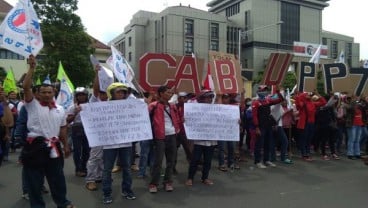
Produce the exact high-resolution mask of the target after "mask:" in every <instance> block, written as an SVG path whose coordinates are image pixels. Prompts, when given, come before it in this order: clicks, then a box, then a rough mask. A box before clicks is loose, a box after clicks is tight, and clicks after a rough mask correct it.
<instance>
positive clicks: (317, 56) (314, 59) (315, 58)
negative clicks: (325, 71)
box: [309, 45, 322, 64]
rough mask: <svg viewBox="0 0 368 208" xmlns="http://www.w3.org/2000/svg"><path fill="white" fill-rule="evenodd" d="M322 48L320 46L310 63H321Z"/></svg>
mask: <svg viewBox="0 0 368 208" xmlns="http://www.w3.org/2000/svg"><path fill="white" fill-rule="evenodd" d="M321 48H322V45H319V46H318V48H317V50H316V51H315V52H314V54H313V56H312V58H311V59H310V60H309V62H310V63H315V64H318V63H319V58H320V57H321Z"/></svg>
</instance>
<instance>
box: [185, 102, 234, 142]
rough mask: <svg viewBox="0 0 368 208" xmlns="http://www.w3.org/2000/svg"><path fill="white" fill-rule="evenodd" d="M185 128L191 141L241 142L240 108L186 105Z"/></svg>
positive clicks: (221, 105) (214, 105)
mask: <svg viewBox="0 0 368 208" xmlns="http://www.w3.org/2000/svg"><path fill="white" fill-rule="evenodd" d="M184 118H185V123H184V128H185V133H186V135H187V138H188V139H191V140H214V141H218V140H225V141H239V123H238V122H239V118H240V114H239V107H238V106H235V105H223V104H204V103H185V104H184Z"/></svg>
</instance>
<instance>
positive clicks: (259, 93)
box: [257, 91, 268, 99]
mask: <svg viewBox="0 0 368 208" xmlns="http://www.w3.org/2000/svg"><path fill="white" fill-rule="evenodd" d="M257 95H258V97H259V98H261V99H264V98H265V97H266V96H267V95H268V92H267V91H263V92H257Z"/></svg>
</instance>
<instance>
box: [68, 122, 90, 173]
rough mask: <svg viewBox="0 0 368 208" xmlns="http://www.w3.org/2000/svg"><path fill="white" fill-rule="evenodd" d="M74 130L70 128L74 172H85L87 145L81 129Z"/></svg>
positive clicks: (88, 149)
mask: <svg viewBox="0 0 368 208" xmlns="http://www.w3.org/2000/svg"><path fill="white" fill-rule="evenodd" d="M80 128H81V129H79V130H75V128H72V142H73V160H74V165H75V172H84V173H86V172H87V161H88V158H89V151H90V148H89V144H88V140H87V136H86V135H85V133H84V131H83V128H82V127H80Z"/></svg>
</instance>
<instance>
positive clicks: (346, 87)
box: [323, 63, 368, 96]
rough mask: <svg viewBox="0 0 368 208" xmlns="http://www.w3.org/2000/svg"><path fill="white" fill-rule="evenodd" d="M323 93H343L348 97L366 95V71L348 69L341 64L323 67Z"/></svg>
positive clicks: (367, 87) (367, 93) (367, 74)
mask: <svg viewBox="0 0 368 208" xmlns="http://www.w3.org/2000/svg"><path fill="white" fill-rule="evenodd" d="M323 74H324V83H325V92H326V93H327V92H344V93H347V94H349V95H357V96H360V95H368V83H367V79H368V70H366V69H364V68H350V70H348V68H347V66H346V65H345V64H343V63H333V64H324V65H323Z"/></svg>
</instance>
